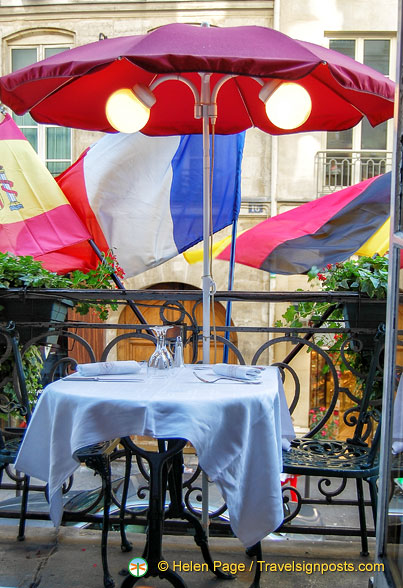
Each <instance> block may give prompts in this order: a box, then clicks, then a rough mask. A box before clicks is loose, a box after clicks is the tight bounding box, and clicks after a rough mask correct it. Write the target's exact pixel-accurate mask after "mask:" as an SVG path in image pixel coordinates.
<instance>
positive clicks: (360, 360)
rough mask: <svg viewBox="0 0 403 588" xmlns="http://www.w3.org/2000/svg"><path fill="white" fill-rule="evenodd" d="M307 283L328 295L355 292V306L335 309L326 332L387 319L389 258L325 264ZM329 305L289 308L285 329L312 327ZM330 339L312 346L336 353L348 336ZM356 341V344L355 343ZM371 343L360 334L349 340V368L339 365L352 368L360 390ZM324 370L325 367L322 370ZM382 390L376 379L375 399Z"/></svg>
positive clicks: (374, 324) (305, 304) (373, 324)
mask: <svg viewBox="0 0 403 588" xmlns="http://www.w3.org/2000/svg"><path fill="white" fill-rule="evenodd" d="M308 279H309V281H311V282H313V281H316V282H317V283H318V284H319V285H320V287H321V289H322V290H325V291H328V292H329V291H331V292H340V291H344V292H358V293H359V294H360V297H359V300H358V302H349V303H346V304H344V305H343V307H340V306H338V305H337V306H335V309H334V310H333V312H332V313H331V314H330V315H329V317H328V318H327V320H326V326H328V327H329V328H332V327H335V328H337V327H340V321H341V320H344V321H345V324H346V325H347V326H349V327H351V328H357V329H359V328H373V329H376V328H377V326H378V325H379V323H381V322H384V321H385V319H386V294H387V281H388V257H387V256H376V257H365V256H363V257H358V258H352V259H349V260H347V261H345V262H342V263H336V264H328V265H327V266H326V267H325V268H323V269H321V270H318V268H312V270H311V271H310V272H309V273H308ZM371 299H378V300H384V302H385V303H384V304H373V303H369V304H366V303H367V302H368V301H369V300H371ZM331 304H332V303H330V302H301V303H299V304H297V305H291V306H289V307H288V308H287V310H286V312H285V313H284V314H283V319H285V325H286V326H289V327H302V326H303V325H304V324H306V323H308V324H314V323H315V322H317V321H319V320H320V319H321V317H322V316H323V314H324V313H325V312H326V311H327V310H328V309H329V307H330V306H331ZM276 326H278V327H281V326H284V323H283V321H277V323H276ZM330 337H331V335H330V336H329V335H324V336H317V337H316V338H315V342H316V343H317V344H318V345H319V346H320V347H327V350H328V352H329V353H335V354H337V353H339V352H340V350H341V348H342V346H343V345H344V344H345V341H346V339H347V338H348V337H349V335H348V334H343V333H338V334H336V335H334V338H332V339H330ZM358 339H359V341H358ZM373 343H374V336H373V334H360V335H359V337H358V338H357V339H355V338H350V342H349V345H348V348H347V349H346V350H345V357H346V359H347V361H348V364H349V366H346V365H344V364H343V363H342V364H341V366H340V368H341V371H345V370H347V369H348V367H351V368H352V369H353V370H354V371H355V373H356V374H362V375H363V377H360V376H358V377H357V385H358V386H361V384H362V382H363V378H364V374H365V373H366V371H367V368H368V366H369V362H370V358H371V352H372V348H373ZM324 369H325V370H326V369H327V368H326V367H325V368H324ZM381 390H382V382H381V380H380V379H379V380H378V381H377V382H376V383H375V386H374V395H375V396H379V395H380V394H381Z"/></svg>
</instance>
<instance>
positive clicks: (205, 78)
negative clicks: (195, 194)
mask: <svg viewBox="0 0 403 588" xmlns="http://www.w3.org/2000/svg"><path fill="white" fill-rule="evenodd" d="M209 104H210V75H209V74H203V75H202V83H201V106H202V117H203V284H202V285H203V363H210V289H211V285H212V283H211V275H210V233H211V230H210V126H209V125H210V116H209V111H208V107H209Z"/></svg>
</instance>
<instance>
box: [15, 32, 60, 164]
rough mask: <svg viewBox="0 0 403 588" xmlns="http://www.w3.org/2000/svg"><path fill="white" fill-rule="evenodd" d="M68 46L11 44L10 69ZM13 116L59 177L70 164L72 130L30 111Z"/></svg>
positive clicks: (41, 156) (45, 56)
mask: <svg viewBox="0 0 403 588" xmlns="http://www.w3.org/2000/svg"><path fill="white" fill-rule="evenodd" d="M25 42H27V39H25ZM68 48H69V46H68V45H66V44H64V45H59V46H57V45H56V44H55V45H50V44H49V45H42V44H39V45H31V46H29V45H24V46H21V45H19V46H11V47H10V49H11V56H10V57H11V70H12V71H16V70H17V69H20V68H21V67H25V66H27V65H31V64H32V63H35V62H36V61H40V60H42V59H45V58H47V57H51V56H52V55H56V53H60V52H62V51H65V50H66V49H68ZM13 118H14V120H15V122H16V123H17V124H18V126H19V127H20V129H21V131H22V132H23V133H24V135H25V136H26V138H27V139H28V141H29V142H30V143H31V145H32V146H33V148H34V149H35V151H37V153H38V154H39V156H40V158H41V159H42V160H43V161H44V162H45V164H46V167H47V168H48V169H49V171H50V172H51V174H52V175H54V176H57V175H58V174H60V173H61V172H62V171H63V170H65V169H66V168H67V167H69V165H71V160H72V155H71V129H68V128H65V127H58V126H53V125H44V124H38V123H37V122H36V121H34V119H33V118H32V117H31V115H30V114H24V115H23V116H18V115H16V114H13Z"/></svg>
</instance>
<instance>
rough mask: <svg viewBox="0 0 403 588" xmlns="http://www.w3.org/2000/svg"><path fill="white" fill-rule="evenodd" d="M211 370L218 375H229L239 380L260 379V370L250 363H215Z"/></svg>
mask: <svg viewBox="0 0 403 588" xmlns="http://www.w3.org/2000/svg"><path fill="white" fill-rule="evenodd" d="M212 367H213V371H214V372H215V373H216V374H218V375H219V376H229V377H230V378H239V379H241V380H260V378H261V377H262V370H261V369H259V368H256V367H253V366H250V365H229V364H227V363H216V364H215V365H213V366H212Z"/></svg>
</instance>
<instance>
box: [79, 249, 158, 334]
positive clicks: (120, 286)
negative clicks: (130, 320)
mask: <svg viewBox="0 0 403 588" xmlns="http://www.w3.org/2000/svg"><path fill="white" fill-rule="evenodd" d="M88 243H89V244H90V245H91V247H92V249H93V250H94V252H95V254H96V256H97V257H98V258H99V259H100V260H101V261H103V259H104V254H103V253H102V251H101V250H100V248H99V247H98V245H97V244H96V243H95V241H93V240H92V239H88ZM111 278H112V280H113V281H114V282H115V284H116V286H117V287H118V289H119V290H126V288H125V287H124V285H123V283H122V282H121V280H120V279H119V277H118V276H117V275H116V273H115V272H111ZM126 302H127V304H128V305H129V306H130V308H131V309H132V311H133V312H134V314H135V315H136V317H137V318H138V320H139V321H140V323H141V324H142V325H147V324H148V323H147V321H146V319H145V318H144V316H143V315H142V314H141V312H140V311H139V309H138V308H137V306H136V305H135V304H134V302H133V300H126Z"/></svg>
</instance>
